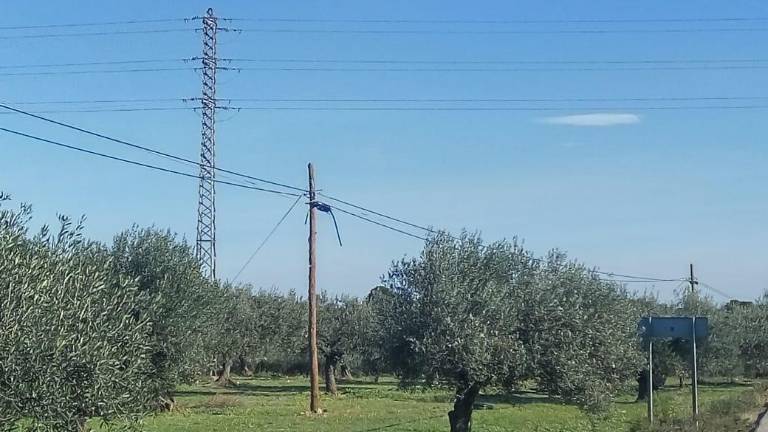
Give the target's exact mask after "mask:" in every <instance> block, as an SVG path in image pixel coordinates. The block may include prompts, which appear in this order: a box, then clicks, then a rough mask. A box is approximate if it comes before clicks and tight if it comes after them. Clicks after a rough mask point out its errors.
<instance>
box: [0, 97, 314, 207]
mask: <svg viewBox="0 0 768 432" xmlns="http://www.w3.org/2000/svg"><path fill="white" fill-rule="evenodd" d="M0 108H4V109H6V110H9V111H12V112H15V113H17V114H22V115H25V116H28V117H32V118H35V119H38V120H42V121H45V122H47V123H51V124H55V125H57V126H62V127H65V128H67V129H71V130H74V131H77V132H81V133H84V134H87V135H91V136H95V137H97V138H101V139H105V140H107V141H112V142H114V143H117V144H122V145H125V146H128V147H131V148H135V149H138V150H142V151H145V152H149V153H153V154H155V155H158V156H163V157H166V158H169V159H173V160H176V161H179V162H185V163H188V164H192V165H194V166H195V167H198V168H199V167H200V163H199V162H196V161H193V160H191V159H186V158H183V157H180V156H176V155H173V154H170V153H165V152H162V151H159V150H155V149H152V148H149V147H145V146H142V145H138V144H135V143H132V142H128V141H125V140H121V139H118V138H114V137H111V136H109V135H105V134H102V133H98V132H94V131H91V130H88V129H84V128H81V127H78V126H75V125H72V124H69V123H65V122H61V121H58V120H53V119H51V118H48V117H43V116H40V115H37V114H34V113H31V112H28V111H24V110H21V109H18V108H14V107H11V106H9V105H5V104H2V103H0ZM215 169H216V171H218V172H222V173H226V174H231V175H235V176H238V177H243V178H246V179H250V180H255V181H259V182H262V183H267V184H271V185H273V186H280V187H283V188H286V189H291V190H295V191H298V192H302V193H304V192H306V190H304V189H301V188H297V187H294V186H290V185H286V184H282V183H278V182H274V181H271V180H266V179H262V178H258V177H254V176H250V175H247V174H243V173H239V172H236V171H230V170H226V169H223V168H215ZM292 195H295V194H292Z"/></svg>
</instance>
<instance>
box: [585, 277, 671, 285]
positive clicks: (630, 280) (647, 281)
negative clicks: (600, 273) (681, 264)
mask: <svg viewBox="0 0 768 432" xmlns="http://www.w3.org/2000/svg"><path fill="white" fill-rule="evenodd" d="M599 279H600V280H601V281H605V282H617V283H653V284H655V283H659V282H661V281H657V280H644V279H610V278H609V279H605V278H599ZM665 282H667V281H665ZM668 282H676V281H668Z"/></svg>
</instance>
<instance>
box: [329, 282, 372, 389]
mask: <svg viewBox="0 0 768 432" xmlns="http://www.w3.org/2000/svg"><path fill="white" fill-rule="evenodd" d="M320 300H321V301H320V307H319V308H318V348H319V351H320V354H321V355H322V356H323V375H324V377H325V391H326V392H327V393H329V394H331V395H336V394H337V393H338V389H337V386H336V374H337V372H339V367H340V366H342V365H343V362H344V360H345V357H348V356H349V354H351V353H353V352H357V351H359V350H360V346H361V343H362V336H363V332H364V330H365V322H364V320H365V318H366V313H365V308H366V306H365V304H364V303H363V302H361V301H359V300H358V299H356V298H353V297H346V296H343V297H336V298H328V297H327V296H326V295H322V296H321V299H320Z"/></svg>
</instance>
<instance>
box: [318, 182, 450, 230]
mask: <svg viewBox="0 0 768 432" xmlns="http://www.w3.org/2000/svg"><path fill="white" fill-rule="evenodd" d="M318 195H320V196H322V197H325V198H328V199H329V200H332V201H336V202H338V203H341V204H344V205H347V206H350V207H352V208H355V209H358V210H362V211H364V212H368V213H371V214H374V215H376V216H380V217H383V218H385V219H389V220H391V221H393V222H398V223H401V224H403V225H408V226H410V227H413V228H416V229H420V230H423V231H426V232H429V233H434V232H435V230H433V229H431V228H427V227H425V226H422V225H417V224H415V223H411V222H408V221H405V220H402V219H398V218H396V217H393V216H389V215H386V214H384V213H380V212H377V211H374V210H371V209H368V208H365V207H362V206H359V205H356V204H352V203H351V202H348V201H344V200H342V199H339V198H336V197H332V196H330V195H326V194H324V193H322V192H318ZM339 211H342V210H339Z"/></svg>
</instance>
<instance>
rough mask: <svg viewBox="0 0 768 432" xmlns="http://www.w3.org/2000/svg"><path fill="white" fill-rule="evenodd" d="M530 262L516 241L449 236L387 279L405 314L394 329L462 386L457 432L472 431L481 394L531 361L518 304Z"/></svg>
mask: <svg viewBox="0 0 768 432" xmlns="http://www.w3.org/2000/svg"><path fill="white" fill-rule="evenodd" d="M529 261H530V259H529V257H528V255H527V254H526V253H525V252H524V251H523V249H522V248H521V247H520V246H519V245H518V244H516V243H508V242H496V243H493V244H490V245H483V243H482V241H481V239H480V237H479V236H478V235H473V234H467V233H463V234H461V235H460V236H459V237H458V238H455V237H452V236H449V235H447V234H442V233H441V234H436V235H434V236H432V237H431V238H429V239H428V240H427V242H426V244H425V247H424V250H423V251H422V253H421V255H420V256H419V257H417V258H413V259H404V260H401V261H400V262H397V263H394V264H393V266H392V268H391V270H390V271H389V273H388V275H387V277H386V278H385V285H386V287H387V288H388V289H389V290H390V291H391V292H392V294H393V296H394V297H395V300H394V302H393V303H394V305H393V307H394V310H395V311H396V315H397V316H398V317H399V318H398V319H397V321H393V322H392V325H393V326H402V327H401V329H400V330H399V331H400V332H401V333H402V334H403V336H404V337H405V342H406V343H408V344H410V349H412V350H413V351H416V352H418V353H419V354H420V355H421V356H422V358H423V360H424V368H425V370H426V371H428V372H431V373H435V374H437V375H438V376H439V378H440V379H441V380H442V381H444V382H446V383H448V384H450V385H452V386H453V388H454V389H455V401H454V404H453V410H452V411H450V412H449V413H448V418H449V423H450V427H451V431H452V432H464V431H469V430H471V421H472V410H473V404H474V402H475V399H476V398H477V396H478V394H479V392H480V390H481V389H482V388H483V387H485V386H488V385H491V384H495V383H499V382H500V381H501V380H502V379H504V378H506V377H508V376H510V375H511V371H512V370H515V369H518V368H519V367H520V365H521V364H523V361H524V359H523V357H524V349H523V345H522V343H521V341H520V339H519V338H518V335H517V327H518V324H519V323H518V322H517V306H516V302H515V301H514V300H515V299H516V297H517V295H516V293H517V292H518V291H519V290H520V285H521V284H524V283H525V282H526V280H527V277H526V274H527V271H528V267H527V264H526V263H528V262H529ZM412 324H415V325H412Z"/></svg>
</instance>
